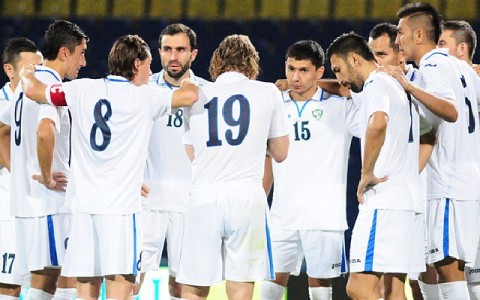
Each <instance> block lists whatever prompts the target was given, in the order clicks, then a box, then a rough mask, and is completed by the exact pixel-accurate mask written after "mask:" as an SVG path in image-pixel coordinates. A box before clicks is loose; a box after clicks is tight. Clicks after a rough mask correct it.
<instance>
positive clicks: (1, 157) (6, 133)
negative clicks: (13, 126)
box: [0, 122, 10, 170]
mask: <svg viewBox="0 0 480 300" xmlns="http://www.w3.org/2000/svg"><path fill="white" fill-rule="evenodd" d="M0 165H2V166H4V167H5V168H7V169H8V170H10V126H8V125H6V124H4V123H2V122H0Z"/></svg>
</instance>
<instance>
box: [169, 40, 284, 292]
mask: <svg viewBox="0 0 480 300" xmlns="http://www.w3.org/2000/svg"><path fill="white" fill-rule="evenodd" d="M258 61H259V56H258V53H257V52H256V50H255V47H254V46H253V45H252V43H251V42H250V39H249V38H248V37H247V36H244V35H231V36H227V37H226V38H225V39H224V40H223V41H222V42H221V43H220V45H219V46H218V48H217V49H216V50H215V52H214V54H213V57H212V59H211V63H210V68H209V71H210V75H211V76H212V79H213V80H215V82H214V83H212V84H208V85H206V86H204V87H203V88H202V90H203V92H204V93H205V95H206V98H207V99H208V102H207V103H202V104H201V105H199V104H196V105H195V106H193V107H192V109H191V111H190V112H186V113H187V115H189V116H190V117H187V118H186V122H187V125H188V126H187V129H190V130H189V131H187V133H186V136H185V142H186V147H187V149H188V153H189V155H190V157H192V158H193V162H192V163H193V174H192V183H193V187H192V193H191V202H190V205H189V207H188V209H187V212H186V213H185V229H184V237H183V242H182V252H181V260H180V268H179V273H178V276H177V281H178V282H180V283H182V284H183V286H182V298H187V299H204V298H206V297H207V295H208V292H209V288H210V286H211V285H213V284H215V283H218V282H220V281H222V280H223V279H226V280H227V283H226V284H227V295H228V297H229V299H250V298H251V297H252V293H253V286H254V281H256V280H264V279H273V277H272V276H273V275H274V274H273V268H272V266H271V264H270V258H271V256H270V255H268V254H269V253H268V252H269V250H270V249H271V248H270V241H269V234H268V226H267V223H266V213H267V201H266V195H265V191H264V189H263V186H262V177H263V168H264V161H265V153H268V154H269V155H270V156H271V157H272V158H273V159H274V160H275V161H277V162H281V161H283V160H284V159H285V158H286V156H287V151H288V144H289V139H288V132H289V130H288V126H287V122H286V115H285V110H284V105H283V103H282V97H281V94H280V92H279V91H278V89H277V88H276V87H275V85H273V84H271V83H264V82H259V81H256V80H254V79H255V78H256V77H257V76H258V73H259V66H258ZM197 105H198V107H196V106H197Z"/></svg>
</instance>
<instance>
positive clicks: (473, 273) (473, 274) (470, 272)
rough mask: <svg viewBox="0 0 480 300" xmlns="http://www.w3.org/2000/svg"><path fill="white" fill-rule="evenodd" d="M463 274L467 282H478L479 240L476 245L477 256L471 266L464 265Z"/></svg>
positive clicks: (479, 280)
mask: <svg viewBox="0 0 480 300" xmlns="http://www.w3.org/2000/svg"><path fill="white" fill-rule="evenodd" d="M465 276H466V277H467V282H468V283H474V282H480V242H479V243H478V247H477V257H476V259H475V264H474V265H473V266H472V267H468V266H466V267H465Z"/></svg>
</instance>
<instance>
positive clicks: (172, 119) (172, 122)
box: [167, 109, 183, 128]
mask: <svg viewBox="0 0 480 300" xmlns="http://www.w3.org/2000/svg"><path fill="white" fill-rule="evenodd" d="M182 125H183V110H182V109H179V110H178V111H177V112H176V113H175V114H174V115H168V122H167V126H168V127H172V126H173V127H177V128H178V127H181V126H182Z"/></svg>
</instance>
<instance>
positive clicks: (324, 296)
mask: <svg viewBox="0 0 480 300" xmlns="http://www.w3.org/2000/svg"><path fill="white" fill-rule="evenodd" d="M308 295H309V296H310V299H311V300H332V288H331V287H309V288H308Z"/></svg>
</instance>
